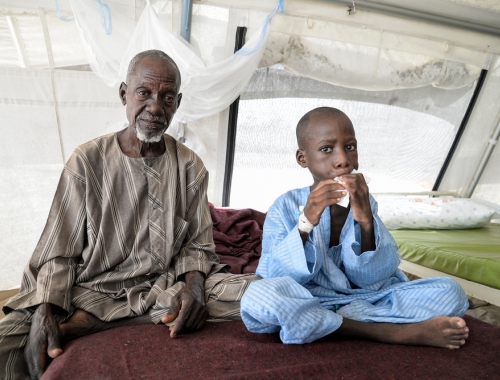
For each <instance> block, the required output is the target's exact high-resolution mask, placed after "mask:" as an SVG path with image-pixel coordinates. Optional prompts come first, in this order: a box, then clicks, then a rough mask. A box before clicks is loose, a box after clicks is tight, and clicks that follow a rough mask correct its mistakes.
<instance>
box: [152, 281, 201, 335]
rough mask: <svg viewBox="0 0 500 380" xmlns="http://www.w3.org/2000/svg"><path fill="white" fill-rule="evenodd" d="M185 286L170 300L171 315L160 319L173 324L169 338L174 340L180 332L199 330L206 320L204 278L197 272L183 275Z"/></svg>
mask: <svg viewBox="0 0 500 380" xmlns="http://www.w3.org/2000/svg"><path fill="white" fill-rule="evenodd" d="M184 280H185V281H186V286H185V287H184V288H182V290H180V291H179V292H178V293H177V294H176V295H175V296H174V297H173V298H172V308H173V309H174V310H175V312H174V313H172V314H167V315H166V316H164V317H163V318H162V320H161V321H162V322H163V323H170V322H173V321H175V323H174V324H173V325H172V326H170V337H171V338H175V337H177V335H178V334H179V333H180V332H182V331H193V330H199V329H201V328H202V327H203V325H204V324H205V321H206V320H207V318H208V310H207V308H206V306H205V276H204V275H203V273H201V272H198V271H192V272H188V273H186V274H185V275H184Z"/></svg>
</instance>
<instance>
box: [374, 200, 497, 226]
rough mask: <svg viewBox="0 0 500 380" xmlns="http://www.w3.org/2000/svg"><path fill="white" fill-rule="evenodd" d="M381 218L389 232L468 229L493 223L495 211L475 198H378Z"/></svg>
mask: <svg viewBox="0 0 500 380" xmlns="http://www.w3.org/2000/svg"><path fill="white" fill-rule="evenodd" d="M377 202H378V215H379V216H380V218H381V219H382V221H383V222H384V224H385V225H386V227H387V228H388V229H393V230H397V229H402V228H406V229H467V228H479V227H482V226H484V225H486V224H487V223H489V222H490V220H491V218H492V216H493V215H494V214H495V210H494V209H493V208H492V207H489V206H487V205H485V204H482V203H480V202H479V201H476V200H474V199H468V198H467V199H464V198H415V197H411V198H410V197H378V198H377Z"/></svg>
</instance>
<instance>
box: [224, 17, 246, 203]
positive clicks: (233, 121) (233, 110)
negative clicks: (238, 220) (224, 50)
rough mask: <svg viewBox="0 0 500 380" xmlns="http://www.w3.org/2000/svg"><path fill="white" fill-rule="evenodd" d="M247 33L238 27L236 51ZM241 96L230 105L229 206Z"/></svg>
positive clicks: (226, 197)
mask: <svg viewBox="0 0 500 380" xmlns="http://www.w3.org/2000/svg"><path fill="white" fill-rule="evenodd" d="M246 33H247V28H246V26H238V27H237V28H236V41H235V43H234V52H235V53H236V52H237V51H238V50H240V49H241V48H242V47H243V45H244V44H245V36H246ZM239 103H240V97H239V96H238V97H237V98H236V100H235V101H234V102H233V103H232V104H231V106H230V107H229V122H228V128H227V147H226V168H225V171H224V185H223V188H222V207H228V206H229V199H230V197H231V182H232V180H233V166H234V153H235V148H236V127H237V125H238V107H239Z"/></svg>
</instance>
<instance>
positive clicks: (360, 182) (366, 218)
mask: <svg viewBox="0 0 500 380" xmlns="http://www.w3.org/2000/svg"><path fill="white" fill-rule="evenodd" d="M339 180H340V181H341V182H342V183H343V185H342V186H343V187H344V188H345V189H346V190H347V191H349V195H350V202H351V210H352V216H353V217H354V220H355V221H356V222H358V223H359V224H360V225H364V226H371V225H372V224H373V214H372V208H371V206H370V196H369V191H368V186H367V184H366V181H365V177H363V174H361V173H356V174H345V175H343V176H341V177H339ZM311 223H312V222H311Z"/></svg>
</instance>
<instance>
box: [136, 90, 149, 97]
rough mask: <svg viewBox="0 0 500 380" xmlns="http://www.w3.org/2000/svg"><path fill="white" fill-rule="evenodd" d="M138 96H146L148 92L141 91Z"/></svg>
mask: <svg viewBox="0 0 500 380" xmlns="http://www.w3.org/2000/svg"><path fill="white" fill-rule="evenodd" d="M138 94H139V95H140V96H146V95H147V94H148V93H147V91H139V92H138Z"/></svg>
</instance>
